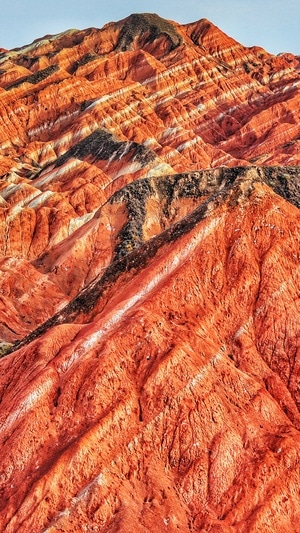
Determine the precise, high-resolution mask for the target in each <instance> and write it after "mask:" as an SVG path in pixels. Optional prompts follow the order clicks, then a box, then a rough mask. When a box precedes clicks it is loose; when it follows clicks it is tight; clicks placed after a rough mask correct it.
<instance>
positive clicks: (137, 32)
mask: <svg viewBox="0 0 300 533" xmlns="http://www.w3.org/2000/svg"><path fill="white" fill-rule="evenodd" d="M121 24H122V29H121V32H120V36H119V39H118V43H117V50H120V51H124V50H127V49H131V48H132V47H133V44H134V41H135V40H137V41H138V43H139V45H141V43H148V42H151V41H153V40H155V39H157V38H158V37H159V36H161V35H163V36H164V37H165V38H167V39H168V40H170V43H171V47H172V48H176V47H177V46H179V45H180V44H181V42H182V37H181V35H180V34H179V33H178V32H177V31H176V26H175V24H174V23H172V22H170V21H169V20H166V19H163V18H161V17H160V16H159V15H157V14H156V13H134V14H132V15H130V16H129V17H127V18H125V19H124V20H123V21H121Z"/></svg>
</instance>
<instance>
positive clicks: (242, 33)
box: [0, 0, 300, 55]
mask: <svg viewBox="0 0 300 533" xmlns="http://www.w3.org/2000/svg"><path fill="white" fill-rule="evenodd" d="M141 12H150V13H157V14H159V15H160V16H162V17H164V18H168V19H172V20H176V21H177V22H181V23H187V22H194V21H195V20H199V19H201V18H208V19H209V20H210V21H211V22H213V23H214V24H216V26H218V27H219V28H221V29H222V30H223V31H225V33H227V34H228V35H230V36H231V37H233V38H235V39H236V40H237V41H239V42H241V43H242V44H244V45H246V46H252V45H258V46H262V47H263V48H265V49H266V50H267V51H268V52H271V53H274V54H278V53H280V52H292V53H294V54H298V55H300V31H299V24H300V0H285V1H283V0H251V1H250V2H248V1H247V0H206V1H201V0H173V1H171V0H140V1H137V0H128V1H122V0H104V1H102V0H1V8H0V47H3V48H8V49H10V48H14V47H19V46H22V45H25V44H29V43H31V42H32V41H33V40H34V39H36V38H38V37H43V36H44V35H46V34H56V33H59V32H62V31H64V30H67V29H70V28H78V29H85V28H89V27H91V26H95V27H98V28H101V27H102V26H103V25H104V24H106V23H107V22H110V21H112V20H120V19H122V18H124V17H126V16H128V15H130V14H131V13H141Z"/></svg>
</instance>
